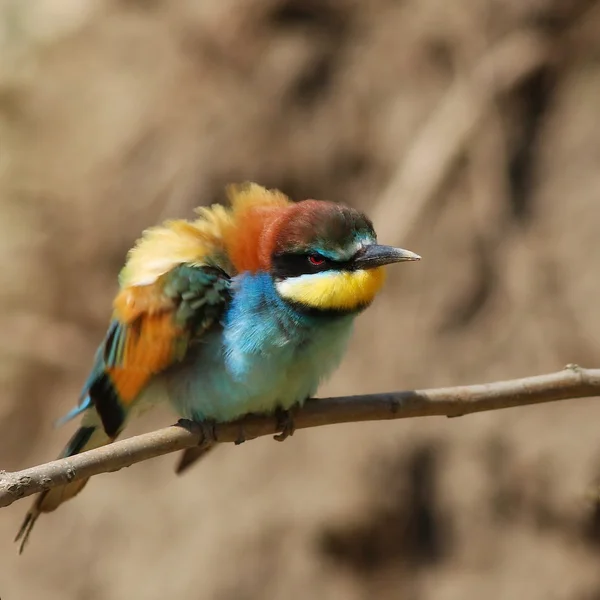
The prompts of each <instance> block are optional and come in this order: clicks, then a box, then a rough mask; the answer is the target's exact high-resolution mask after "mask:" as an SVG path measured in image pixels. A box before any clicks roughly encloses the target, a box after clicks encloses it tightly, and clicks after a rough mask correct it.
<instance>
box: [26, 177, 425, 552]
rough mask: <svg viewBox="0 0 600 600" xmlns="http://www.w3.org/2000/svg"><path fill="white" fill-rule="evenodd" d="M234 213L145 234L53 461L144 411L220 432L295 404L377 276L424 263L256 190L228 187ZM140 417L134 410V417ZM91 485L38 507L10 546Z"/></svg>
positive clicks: (318, 209) (369, 234)
mask: <svg viewBox="0 0 600 600" xmlns="http://www.w3.org/2000/svg"><path fill="white" fill-rule="evenodd" d="M228 195H229V199H230V202H231V207H230V208H225V207H223V206H220V205H214V206H212V207H210V208H199V209H197V213H198V218H197V219H196V220H194V221H186V220H176V221H167V222H165V223H164V224H163V225H161V226H159V227H153V228H150V229H148V230H147V231H145V232H144V234H143V236H142V238H141V239H140V240H139V241H138V242H137V243H136V245H135V246H134V248H133V249H132V250H131V251H130V252H129V255H128V259H127V263H126V264H125V267H124V268H123V270H122V271H121V273H120V275H119V284H120V290H119V292H118V294H117V297H116V298H115V301H114V304H113V308H114V311H113V315H112V320H111V323H110V326H109V328H108V331H107V333H106V337H105V338H104V340H103V342H102V344H101V345H100V347H99V349H98V351H97V353H96V357H95V362H94V366H93V368H92V372H91V374H90V376H89V377H88V379H87V381H86V382H85V385H84V387H83V391H82V393H81V396H80V400H79V404H78V406H77V407H76V408H74V409H73V410H72V411H71V412H69V413H68V414H67V415H66V417H64V419H62V421H63V422H64V421H68V420H70V419H72V418H74V417H76V416H78V415H81V416H82V419H81V426H80V427H79V429H78V430H77V432H76V433H75V434H74V435H73V437H72V438H71V440H70V441H69V443H68V444H67V446H66V448H65V449H64V450H63V452H62V454H61V456H62V457H66V456H73V455H74V454H78V453H80V452H83V451H85V450H89V449H91V448H97V447H99V446H102V445H105V444H108V443H110V442H112V441H113V440H115V439H116V437H117V436H118V435H119V434H120V433H121V432H122V430H123V428H124V427H125V424H126V422H127V420H128V418H129V417H131V416H132V414H134V413H135V412H136V411H137V410H138V409H140V408H143V407H145V406H150V405H152V404H153V403H156V402H160V401H162V400H168V401H169V402H170V403H171V404H172V405H173V407H174V408H175V411H176V412H177V413H178V414H179V415H180V416H181V417H183V418H186V419H191V420H195V421H200V422H203V421H204V422H206V421H212V422H226V421H231V420H234V419H237V418H239V417H241V416H243V415H245V414H248V413H272V412H274V411H276V410H282V411H286V410H288V409H290V408H291V407H292V406H294V405H297V404H302V403H303V402H304V401H305V400H306V399H307V398H309V397H311V396H313V395H314V394H315V392H316V391H317V387H318V385H319V382H320V381H322V380H323V379H324V378H325V377H326V376H327V375H329V374H330V373H331V372H332V370H333V369H334V368H335V367H336V366H337V364H338V363H339V361H340V360H341V357H342V354H343V352H344V349H345V346H346V342H347V340H348V337H349V335H350V331H351V328H352V323H353V321H354V318H355V317H356V315H357V314H358V313H360V312H361V311H362V310H363V309H365V308H366V307H367V306H369V304H370V303H371V302H372V300H373V298H374V297H375V295H376V294H377V292H378V291H379V290H380V288H381V286H382V284H383V281H384V269H383V266H384V265H387V264H390V263H396V262H401V261H411V260H418V259H419V258H420V257H419V256H418V255H417V254H414V253H413V252H409V251H408V250H403V249H401V248H393V247H390V246H382V245H379V244H378V243H377V238H376V235H375V231H374V229H373V225H372V224H371V222H370V221H369V219H368V218H367V217H366V216H365V215H364V214H362V213H361V212H359V211H357V210H355V209H353V208H349V207H348V206H344V205H343V204H336V203H333V202H328V201H320V200H304V201H302V202H297V203H294V202H292V201H290V200H289V199H288V198H287V197H286V196H285V195H284V194H282V193H281V192H278V191H275V190H266V189H264V188H262V187H260V186H259V185H256V184H252V183H249V184H243V185H240V186H230V187H229V188H228ZM134 408H135V410H133V409H134ZM86 481H87V480H84V481H75V482H72V483H68V484H66V485H64V486H61V487H57V488H54V489H51V490H48V491H45V492H42V493H40V494H39V495H38V496H37V497H36V499H35V502H34V504H33V506H32V508H31V509H30V511H29V512H28V513H27V516H26V517H25V520H24V522H23V525H22V526H21V529H20V531H19V534H18V535H17V541H18V540H19V539H21V540H22V542H21V547H20V548H21V550H22V549H23V546H24V544H25V542H26V541H27V538H28V537H29V534H30V533H31V529H32V527H33V525H34V524H35V521H36V520H37V518H38V517H39V515H40V514H41V513H43V512H51V511H53V510H54V509H56V508H57V507H58V506H60V505H61V504H62V503H63V502H65V501H66V500H68V499H69V498H72V497H73V496H75V495H76V494H77V493H78V492H79V491H81V489H82V488H83V487H84V485H85V484H86Z"/></svg>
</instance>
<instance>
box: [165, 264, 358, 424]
mask: <svg viewBox="0 0 600 600" xmlns="http://www.w3.org/2000/svg"><path fill="white" fill-rule="evenodd" d="M352 322H353V317H352V316H349V315H347V316H336V317H324V316H310V315H306V314H302V313H299V312H298V311H296V310H294V309H293V308H292V307H291V306H290V305H288V304H287V303H286V302H284V301H283V300H281V298H280V297H279V296H278V294H277V292H276V291H275V288H274V284H273V280H272V279H271V277H270V276H269V275H268V274H264V273H263V274H249V273H245V274H243V275H240V276H238V277H236V278H235V280H234V295H233V300H232V302H231V304H230V306H229V308H228V310H227V312H226V314H225V318H224V321H223V329H222V330H215V331H213V332H211V333H209V334H208V335H207V336H205V337H203V338H202V339H201V340H199V341H198V342H197V343H196V344H195V345H194V346H193V347H192V348H190V350H189V351H188V354H187V356H186V358H185V360H184V361H183V362H182V363H180V364H178V365H176V366H175V367H173V368H171V369H170V370H169V371H168V372H167V373H165V374H164V375H163V376H161V377H160V378H159V380H158V381H157V383H158V385H159V386H160V387H162V388H163V389H162V390H161V391H163V392H164V391H166V392H167V394H168V395H169V398H170V400H171V402H172V403H173V404H174V406H175V408H176V410H177V412H178V413H179V414H180V415H181V416H183V417H185V418H189V419H196V420H201V419H215V420H217V421H228V420H232V419H236V418H238V417H240V416H242V415H244V414H247V413H249V412H271V411H273V410H274V409H275V408H276V407H277V406H281V407H282V408H289V407H291V406H292V405H294V404H295V403H297V402H303V401H304V400H305V399H306V398H308V397H310V396H313V395H314V394H315V392H316V390H317V387H318V385H319V383H320V381H321V380H322V379H323V378H325V377H326V376H328V375H329V374H330V373H331V372H332V371H333V369H334V368H335V367H336V366H337V365H338V363H339V361H340V360H341V358H342V356H343V353H344V350H345V347H346V343H347V340H348V337H349V335H350V332H351V327H352Z"/></svg>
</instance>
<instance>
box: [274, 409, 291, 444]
mask: <svg viewBox="0 0 600 600" xmlns="http://www.w3.org/2000/svg"><path fill="white" fill-rule="evenodd" d="M275 416H276V417H277V428H278V429H281V433H278V434H277V435H275V436H273V439H275V440H277V441H278V442H283V441H284V440H286V439H287V438H288V437H291V436H292V435H294V431H296V426H295V424H294V416H293V414H292V411H291V410H285V409H283V408H278V409H277V410H276V411H275Z"/></svg>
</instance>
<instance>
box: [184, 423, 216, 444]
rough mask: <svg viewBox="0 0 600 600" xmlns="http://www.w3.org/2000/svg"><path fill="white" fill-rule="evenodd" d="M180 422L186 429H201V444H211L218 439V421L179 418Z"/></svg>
mask: <svg viewBox="0 0 600 600" xmlns="http://www.w3.org/2000/svg"><path fill="white" fill-rule="evenodd" d="M179 424H180V425H182V426H183V427H185V428H186V429H190V428H191V429H192V430H194V429H195V430H196V431H197V430H198V429H199V430H200V441H199V443H198V445H199V446H211V445H212V444H214V443H216V441H217V422H216V421H215V420H213V419H202V420H197V421H196V420H190V419H179Z"/></svg>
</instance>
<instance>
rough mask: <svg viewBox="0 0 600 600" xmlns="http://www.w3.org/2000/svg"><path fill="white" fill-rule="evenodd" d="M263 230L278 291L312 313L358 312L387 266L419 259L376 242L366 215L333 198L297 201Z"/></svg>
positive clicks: (367, 302) (269, 266)
mask: <svg viewBox="0 0 600 600" xmlns="http://www.w3.org/2000/svg"><path fill="white" fill-rule="evenodd" d="M265 233H266V235H265V236H264V238H263V243H264V244H265V246H266V248H265V246H263V252H264V253H265V254H267V256H268V268H269V271H270V273H271V275H272V277H273V279H274V281H275V287H276V289H277V292H278V293H279V295H280V296H281V297H282V298H283V299H284V300H286V301H287V302H289V303H291V304H293V305H295V306H296V307H298V308H300V309H304V310H308V311H311V312H323V313H338V314H348V313H355V312H359V311H361V310H362V309H364V308H366V307H367V306H368V305H369V304H370V303H371V302H372V300H373V299H374V297H375V295H376V294H377V292H378V291H379V290H380V288H381V286H382V285H383V282H384V278H385V272H384V269H383V267H384V266H385V265H388V264H391V263H397V262H403V261H413V260H419V259H420V256H419V255H418V254H415V253H414V252H410V251H409V250H403V249H402V248H393V247H391V246H383V245H380V244H378V243H377V236H376V234H375V230H374V229H373V224H372V223H371V221H370V220H369V219H368V217H366V216H365V215H364V214H363V213H361V212H359V211H357V210H355V209H353V208H350V207H348V206H345V205H343V204H336V203H333V202H327V201H321V200H304V201H302V202H298V203H296V204H294V205H292V206H290V207H289V208H288V209H287V210H285V211H284V212H283V213H282V214H281V216H280V217H279V218H277V219H275V220H274V221H273V222H272V223H271V226H270V227H269V228H268V231H266V232H265Z"/></svg>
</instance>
